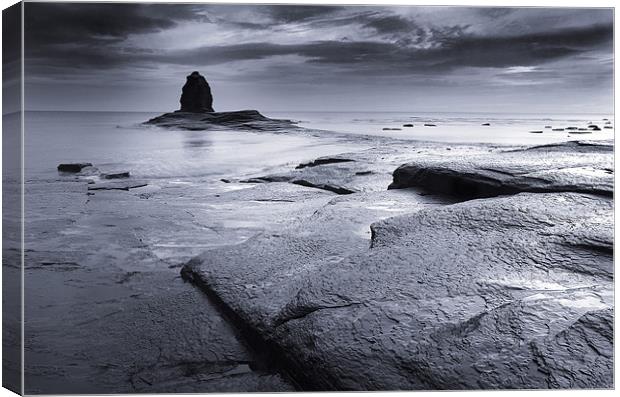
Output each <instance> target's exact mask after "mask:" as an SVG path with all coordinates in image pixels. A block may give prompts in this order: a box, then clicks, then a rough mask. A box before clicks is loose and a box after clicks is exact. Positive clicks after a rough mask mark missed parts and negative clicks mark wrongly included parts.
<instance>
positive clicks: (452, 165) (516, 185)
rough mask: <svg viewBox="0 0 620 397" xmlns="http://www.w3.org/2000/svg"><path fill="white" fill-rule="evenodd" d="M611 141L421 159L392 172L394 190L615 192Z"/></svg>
mask: <svg viewBox="0 0 620 397" xmlns="http://www.w3.org/2000/svg"><path fill="white" fill-rule="evenodd" d="M606 169H613V143H610V142H605V141H600V142H598V143H593V142H588V141H573V142H566V143H561V144H552V145H543V146H535V147H531V148H528V149H523V150H513V151H506V152H499V153H495V154H488V155H484V156H471V157H463V158H457V159H455V158H450V159H434V160H428V159H427V160H419V161H415V162H410V163H407V164H404V165H402V166H400V167H399V168H397V169H396V171H394V174H393V181H392V184H391V185H390V186H389V188H390V189H399V188H408V187H415V186H417V187H423V188H426V189H428V190H430V191H435V192H439V193H446V194H451V195H456V196H461V197H467V198H472V197H493V196H498V195H503V194H515V193H518V192H583V193H595V194H601V195H605V196H611V195H612V194H613V176H612V175H610V174H609V173H607V172H606V171H605V170H606Z"/></svg>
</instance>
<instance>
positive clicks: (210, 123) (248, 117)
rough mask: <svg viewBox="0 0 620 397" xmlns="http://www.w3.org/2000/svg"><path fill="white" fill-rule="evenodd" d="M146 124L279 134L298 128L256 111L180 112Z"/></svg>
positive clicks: (185, 128) (201, 129) (289, 121)
mask: <svg viewBox="0 0 620 397" xmlns="http://www.w3.org/2000/svg"><path fill="white" fill-rule="evenodd" d="M144 124H147V125H156V126H159V127H164V128H173V129H181V130H190V131H203V130H221V129H236V130H250V131H272V132H277V131H281V130H283V129H291V128H297V127H296V125H295V122H293V121H291V120H278V119H270V118H268V117H265V116H263V115H262V114H260V113H259V112H258V111H256V110H240V111H236V112H211V113H195V112H185V111H178V112H172V113H165V114H162V115H161V116H158V117H155V118H153V119H151V120H149V121H147V122H145V123H144Z"/></svg>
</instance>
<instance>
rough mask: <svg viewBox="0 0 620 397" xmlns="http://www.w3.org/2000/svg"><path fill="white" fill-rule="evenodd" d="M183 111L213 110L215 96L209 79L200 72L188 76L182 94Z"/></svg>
mask: <svg viewBox="0 0 620 397" xmlns="http://www.w3.org/2000/svg"><path fill="white" fill-rule="evenodd" d="M180 102H181V110H180V111H181V112H196V113H202V112H213V96H212V95H211V87H210V86H209V83H207V80H206V79H205V78H204V77H203V76H201V75H200V73H198V72H192V74H190V75H189V76H187V81H186V82H185V85H184V86H183V93H182V94H181V100H180Z"/></svg>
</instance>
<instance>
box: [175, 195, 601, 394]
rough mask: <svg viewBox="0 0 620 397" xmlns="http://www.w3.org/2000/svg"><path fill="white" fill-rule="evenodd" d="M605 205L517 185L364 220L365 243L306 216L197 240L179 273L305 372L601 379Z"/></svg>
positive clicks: (318, 381)
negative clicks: (218, 240) (509, 192)
mask: <svg viewBox="0 0 620 397" xmlns="http://www.w3.org/2000/svg"><path fill="white" fill-rule="evenodd" d="M347 197H353V196H347ZM612 206H613V202H612V200H610V199H608V198H604V197H597V196H591V195H584V194H574V193H554V194H527V193H525V194H519V195H516V196H511V197H502V198H494V199H486V200H475V201H469V202H464V203H460V204H454V205H446V206H440V207H432V208H427V209H424V210H421V211H418V212H414V213H412V214H409V215H403V216H397V217H393V218H389V219H386V220H384V221H381V222H377V223H374V224H373V226H372V233H373V237H372V245H371V247H370V248H369V247H368V245H365V244H358V245H355V244H352V240H355V238H354V237H351V236H352V235H353V234H352V233H351V228H350V227H349V226H344V228H345V230H343V229H340V230H338V228H335V230H334V231H335V232H336V235H338V236H342V237H340V238H339V239H338V238H336V236H335V235H334V236H332V235H331V234H330V233H329V232H327V231H328V230H331V229H332V228H331V227H330V226H331V225H327V226H325V229H326V230H323V225H325V224H326V222H324V220H321V221H320V222H318V223H314V222H313V221H312V220H311V219H308V220H307V221H306V222H303V227H301V229H302V230H305V232H304V233H302V232H300V231H293V232H288V231H287V232H284V233H281V234H277V235H275V234H270V235H266V236H262V237H259V238H255V239H252V240H249V241H247V242H245V243H243V244H242V245H241V246H236V247H229V248H222V249H218V250H217V251H214V252H207V253H205V254H203V255H201V256H200V257H198V258H195V259H193V260H192V261H191V262H190V263H189V264H188V265H187V266H186V267H185V268H184V273H185V274H186V276H187V277H190V278H194V279H198V280H199V283H200V284H201V285H203V287H205V288H208V289H210V290H212V291H213V292H214V293H215V294H217V296H218V297H220V298H221V299H222V300H223V301H224V302H225V304H226V305H228V306H229V307H230V308H232V310H234V311H235V312H236V313H237V314H238V315H239V316H240V317H241V318H243V319H244V321H245V322H247V324H249V325H250V326H251V327H253V329H255V330H256V331H257V332H258V333H259V334H260V335H262V337H263V338H264V339H265V340H267V341H269V342H270V343H273V344H274V345H275V346H276V348H277V351H278V352H279V354H281V355H282V356H283V358H284V359H285V360H287V362H289V363H291V365H292V368H295V369H296V372H295V374H296V376H297V377H298V381H299V382H301V383H302V385H304V386H305V387H309V388H314V389H319V390H396V389H402V390H405V389H469V388H473V389H478V388H546V387H610V386H611V379H612V376H611V371H612V359H611V357H610V354H611V350H609V346H610V345H611V343H612V339H611V333H610V332H609V324H610V321H611V318H612V317H611V316H612V308H613V259H612V255H611V251H610V249H611V247H612V233H611V229H610V228H609V227H608V226H609V222H611V219H612V216H613V215H612ZM390 207H391V208H394V207H397V206H394V205H391V206H390ZM414 207H415V205H414V204H413V202H409V203H408V205H407V208H408V210H409V211H411V210H414V211H415V209H414ZM326 208H329V207H328V206H326ZM566 208H570V211H567V210H566ZM330 209H332V208H330ZM321 212H322V211H318V214H321ZM319 217H320V216H319ZM354 218H355V219H358V218H359V215H357V216H355V217H354ZM326 233H327V234H326ZM347 235H348V236H349V237H348V238H349V240H348V241H343V240H347V237H344V236H347ZM250 258H252V259H250ZM241 263H243V264H245V267H244V266H241ZM248 264H250V266H251V271H248V268H247V266H248ZM242 269H243V270H242ZM569 335H570V338H571V339H572V338H574V341H571V344H570V346H567V345H566V344H565V342H563V340H565V339H566V338H567V337H569ZM586 346H600V348H601V349H606V351H607V353H605V354H600V353H599V352H598V351H597V349H595V348H590V347H588V348H586ZM555 352H557V354H555ZM584 354H585V355H584ZM318 363H321V365H319V364H318Z"/></svg>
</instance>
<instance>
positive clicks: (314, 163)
mask: <svg viewBox="0 0 620 397" xmlns="http://www.w3.org/2000/svg"><path fill="white" fill-rule="evenodd" d="M350 161H355V160H353V159H347V158H342V157H321V158H318V159H316V160H313V161H310V162H308V163H301V164H299V165H298V166H297V167H295V169H298V170H300V169H302V168H306V167H316V166H317V165H324V164H336V163H348V162H350Z"/></svg>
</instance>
